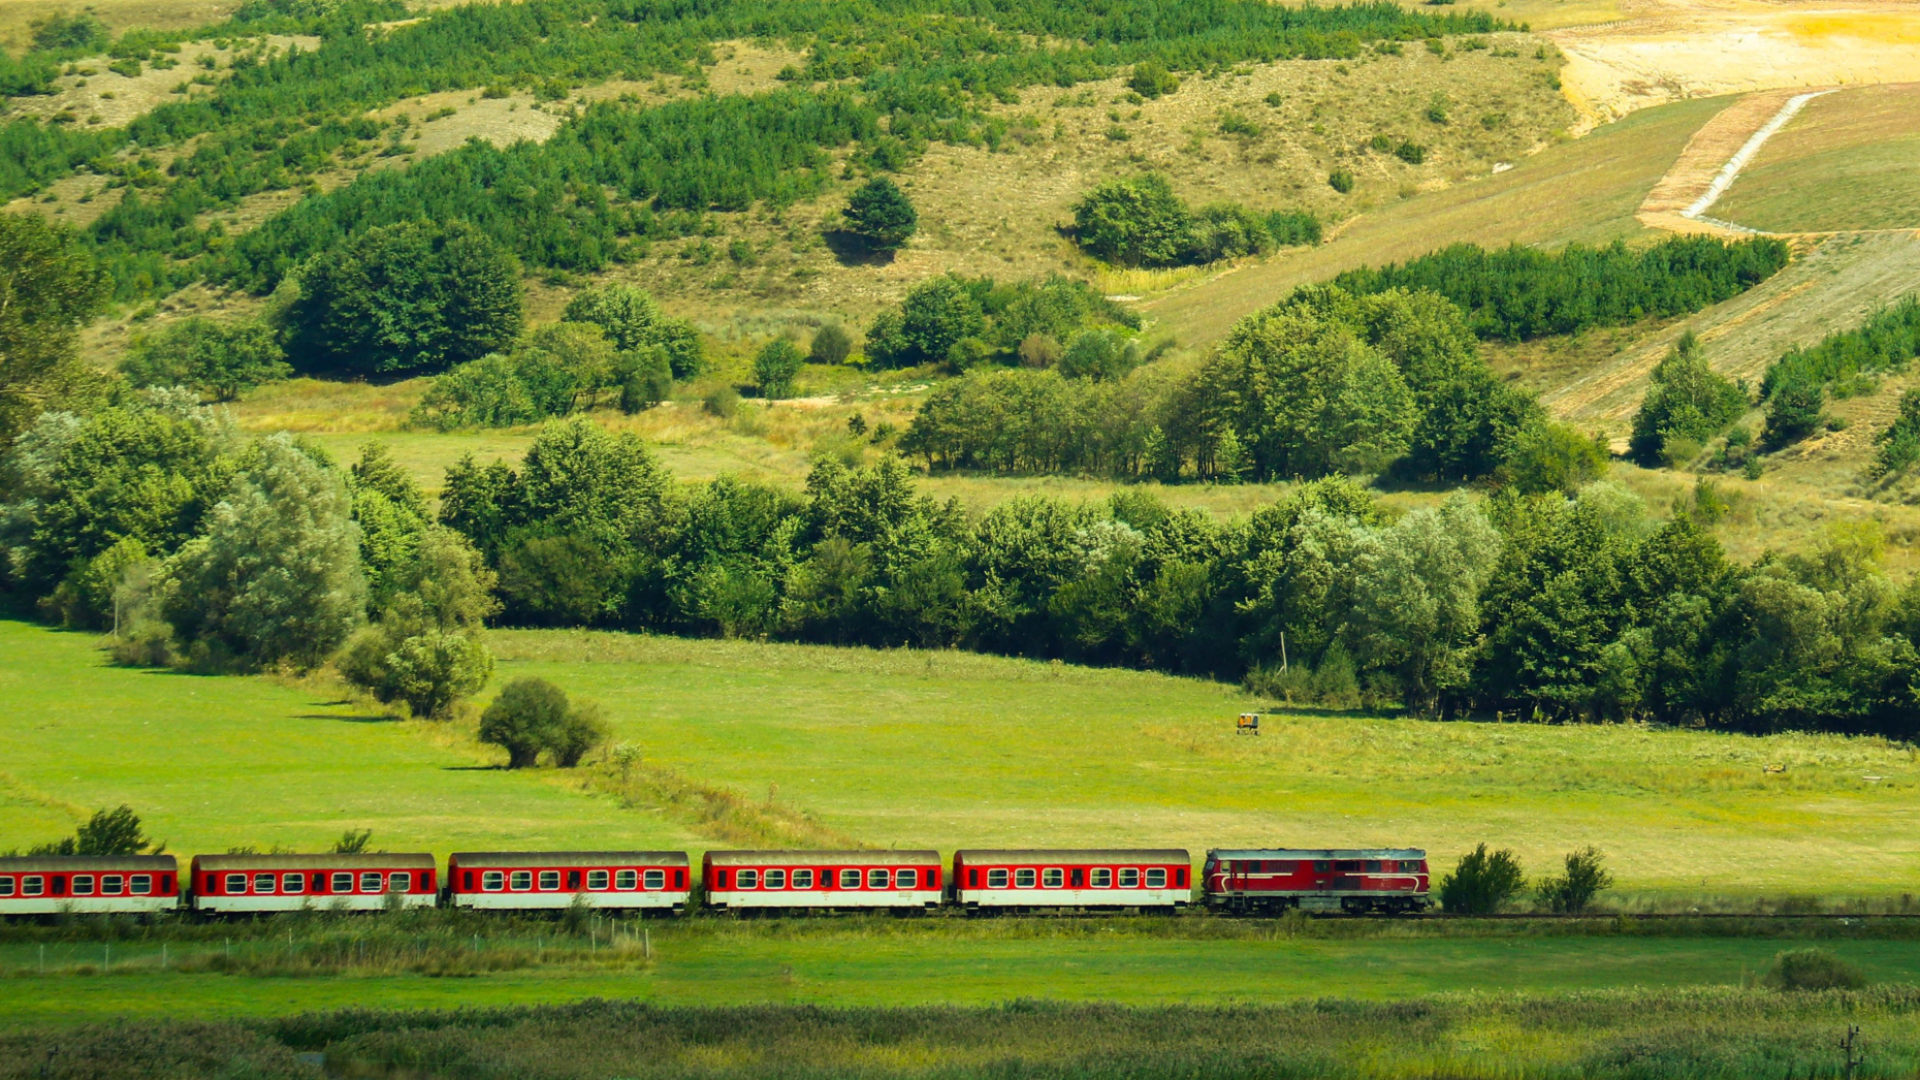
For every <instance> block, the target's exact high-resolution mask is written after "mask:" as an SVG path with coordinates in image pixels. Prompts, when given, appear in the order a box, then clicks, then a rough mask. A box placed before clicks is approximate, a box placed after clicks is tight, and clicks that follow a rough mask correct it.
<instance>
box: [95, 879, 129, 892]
mask: <svg viewBox="0 0 1920 1080" xmlns="http://www.w3.org/2000/svg"><path fill="white" fill-rule="evenodd" d="M126 891H127V879H126V878H124V877H122V876H120V875H119V874H105V875H102V876H101V878H100V895H102V896H119V895H120V894H121V893H123V892H126Z"/></svg>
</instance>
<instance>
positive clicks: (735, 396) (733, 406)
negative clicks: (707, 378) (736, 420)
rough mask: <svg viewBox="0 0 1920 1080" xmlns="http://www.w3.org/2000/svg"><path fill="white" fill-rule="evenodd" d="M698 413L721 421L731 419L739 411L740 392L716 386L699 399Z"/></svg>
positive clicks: (728, 387) (729, 387) (731, 388)
mask: <svg viewBox="0 0 1920 1080" xmlns="http://www.w3.org/2000/svg"><path fill="white" fill-rule="evenodd" d="M700 411H701V412H704V413H706V414H707V415H708V416H717V417H719V418H720V419H722V420H731V419H733V414H734V413H736V412H738V411H740V392H739V391H738V390H735V389H734V388H733V387H731V386H716V387H714V388H713V389H711V390H709V391H707V393H706V396H705V397H703V398H701V399H700Z"/></svg>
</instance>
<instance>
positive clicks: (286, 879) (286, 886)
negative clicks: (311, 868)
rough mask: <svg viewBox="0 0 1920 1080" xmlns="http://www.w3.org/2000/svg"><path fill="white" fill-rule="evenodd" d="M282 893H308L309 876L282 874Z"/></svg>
mask: <svg viewBox="0 0 1920 1080" xmlns="http://www.w3.org/2000/svg"><path fill="white" fill-rule="evenodd" d="M280 891H281V892H285V893H301V892H306V891H307V876H306V875H305V874H281V875H280Z"/></svg>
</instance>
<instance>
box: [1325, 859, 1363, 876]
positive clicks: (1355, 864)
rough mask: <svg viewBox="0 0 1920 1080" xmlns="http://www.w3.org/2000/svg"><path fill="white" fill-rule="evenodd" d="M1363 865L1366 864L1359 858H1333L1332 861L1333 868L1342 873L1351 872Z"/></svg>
mask: <svg viewBox="0 0 1920 1080" xmlns="http://www.w3.org/2000/svg"><path fill="white" fill-rule="evenodd" d="M1365 865H1366V864H1365V863H1363V862H1361V861H1360V860H1359V859H1335V860H1334V861H1333V868H1334V869H1335V870H1338V871H1341V872H1343V873H1351V872H1353V871H1355V870H1359V869H1360V868H1361V867H1363V866H1365Z"/></svg>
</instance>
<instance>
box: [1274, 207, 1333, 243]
mask: <svg viewBox="0 0 1920 1080" xmlns="http://www.w3.org/2000/svg"><path fill="white" fill-rule="evenodd" d="M1266 226H1267V235H1268V236H1271V237H1273V242H1274V243H1275V244H1277V245H1279V246H1280V247H1304V246H1308V245H1312V244H1317V243H1319V242H1320V234H1321V225H1320V219H1319V218H1318V217H1315V216H1314V215H1313V213H1312V212H1311V211H1307V210H1275V211H1273V212H1271V213H1269V214H1268V215H1267V220H1266Z"/></svg>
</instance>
